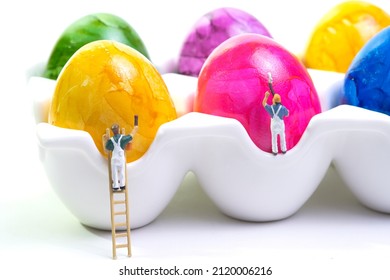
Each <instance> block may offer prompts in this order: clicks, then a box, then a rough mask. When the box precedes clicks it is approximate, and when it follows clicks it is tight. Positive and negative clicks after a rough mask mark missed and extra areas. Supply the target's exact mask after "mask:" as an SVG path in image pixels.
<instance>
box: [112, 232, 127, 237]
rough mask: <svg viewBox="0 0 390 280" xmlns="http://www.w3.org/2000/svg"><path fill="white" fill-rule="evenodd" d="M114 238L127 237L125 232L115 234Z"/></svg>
mask: <svg viewBox="0 0 390 280" xmlns="http://www.w3.org/2000/svg"><path fill="white" fill-rule="evenodd" d="M115 237H127V232H122V233H117V234H115Z"/></svg>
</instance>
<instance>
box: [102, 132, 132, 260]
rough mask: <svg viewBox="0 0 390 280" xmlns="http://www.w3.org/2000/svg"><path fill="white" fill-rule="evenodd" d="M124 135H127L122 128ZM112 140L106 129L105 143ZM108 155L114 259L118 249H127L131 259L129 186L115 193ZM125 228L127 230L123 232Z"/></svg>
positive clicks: (109, 156) (109, 155)
mask: <svg viewBox="0 0 390 280" xmlns="http://www.w3.org/2000/svg"><path fill="white" fill-rule="evenodd" d="M122 134H125V131H124V129H123V128H122ZM108 139H110V130H109V129H108V128H107V129H106V134H104V136H103V140H104V141H103V143H104V144H105V143H106V141H107V140H108ZM106 152H107V154H108V174H109V180H108V187H109V191H110V212H111V234H112V258H113V259H116V258H117V252H116V251H117V249H119V248H127V256H128V257H131V242H130V219H129V217H130V215H129V199H128V197H129V195H128V194H129V191H128V186H127V185H126V188H125V189H124V190H121V191H113V189H112V174H111V151H106ZM125 181H126V182H127V168H126V171H125ZM120 217H124V222H123V221H121V222H119V221H118V219H119V218H120ZM123 228H125V230H123Z"/></svg>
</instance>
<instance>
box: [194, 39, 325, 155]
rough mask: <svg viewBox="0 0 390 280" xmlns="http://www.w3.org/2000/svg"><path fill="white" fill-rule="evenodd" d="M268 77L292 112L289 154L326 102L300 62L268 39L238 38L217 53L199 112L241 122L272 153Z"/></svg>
mask: <svg viewBox="0 0 390 280" xmlns="http://www.w3.org/2000/svg"><path fill="white" fill-rule="evenodd" d="M268 72H270V73H271V74H272V77H273V88H274V90H275V92H276V93H279V94H280V95H281V98H282V104H283V105H284V106H286V107H287V108H288V110H289V111H290V115H289V116H288V117H287V118H285V126H286V142H287V148H288V149H291V148H293V147H294V146H295V145H296V144H297V143H298V141H299V139H300V138H301V136H302V134H303V132H304V131H305V129H306V127H307V125H308V123H309V121H310V119H311V118H312V117H313V116H314V115H316V114H318V113H320V112H321V107H320V102H319V98H318V95H317V91H316V89H315V87H314V85H313V82H312V80H311V78H310V76H309V74H308V72H307V70H306V68H305V67H304V66H303V65H302V63H301V62H300V61H299V59H298V58H297V57H295V56H294V55H293V54H291V53H290V52H289V51H287V50H286V49H285V48H283V47H282V46H281V45H279V44H278V43H277V42H275V41H274V40H273V39H271V38H268V37H266V36H262V35H258V34H242V35H237V36H235V37H232V38H230V39H228V40H226V41H225V42H224V43H222V44H221V45H219V46H218V47H217V48H216V49H215V50H214V51H213V52H212V53H211V55H210V56H209V57H208V59H207V61H206V62H205V64H204V67H203V68H202V71H201V73H200V74H199V80H198V88H197V92H196V96H195V105H194V110H195V111H198V112H203V113H207V114H212V115H217V116H223V117H230V118H235V119H237V120H238V121H240V122H241V124H242V125H243V126H244V127H245V129H246V131H247V132H248V134H249V136H250V138H251V139H252V140H253V142H254V143H255V144H256V145H257V146H258V147H259V148H260V149H262V150H264V151H268V152H270V151H271V132H270V116H269V115H268V114H267V112H266V110H265V109H264V108H263V106H262V100H263V98H264V93H265V92H266V91H267V90H269V86H268ZM270 99H271V98H270ZM268 102H269V104H270V100H269V101H268Z"/></svg>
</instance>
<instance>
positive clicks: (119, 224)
mask: <svg viewBox="0 0 390 280" xmlns="http://www.w3.org/2000/svg"><path fill="white" fill-rule="evenodd" d="M126 226H127V224H126V223H117V224H115V227H126Z"/></svg>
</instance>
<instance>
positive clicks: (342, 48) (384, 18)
mask: <svg viewBox="0 0 390 280" xmlns="http://www.w3.org/2000/svg"><path fill="white" fill-rule="evenodd" d="M388 25H390V15H389V14H387V13H386V12H385V11H384V10H382V9H381V8H380V7H377V6H375V5H373V4H370V3H367V2H363V1H346V2H343V3H341V4H339V5H337V6H335V7H333V8H332V9H331V10H330V11H329V12H328V13H326V14H325V15H324V17H323V18H322V19H321V20H320V21H319V22H318V24H317V26H316V27H315V28H314V30H313V32H312V35H311V37H310V38H309V40H308V43H307V46H306V50H305V51H304V55H303V61H304V63H305V65H306V66H307V67H309V68H314V69H321V70H329V71H336V72H341V73H345V72H346V71H347V70H348V67H349V66H350V64H351V62H352V60H353V58H354V57H355V55H356V54H357V53H358V52H359V50H360V49H361V48H362V47H363V46H364V45H365V43H366V42H367V41H368V40H369V39H371V38H372V37H373V36H374V35H375V34H377V33H378V32H379V31H380V30H382V29H383V28H385V27H387V26H388Z"/></svg>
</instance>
